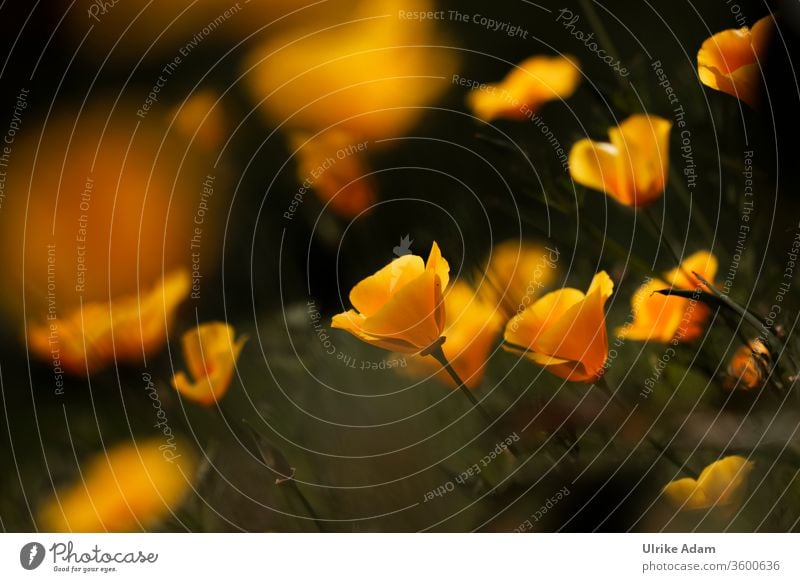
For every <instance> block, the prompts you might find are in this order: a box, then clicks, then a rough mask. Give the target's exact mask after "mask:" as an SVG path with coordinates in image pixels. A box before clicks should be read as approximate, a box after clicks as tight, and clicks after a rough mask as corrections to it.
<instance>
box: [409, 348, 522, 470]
mask: <svg viewBox="0 0 800 582" xmlns="http://www.w3.org/2000/svg"><path fill="white" fill-rule="evenodd" d="M444 342H445V338H444V336H442V337H440V338H439V339H438V340H437V341H435V342H434V343H433V344H431V345H430V346H428V347H427V348H426V349H424V350H423V351H422V352H420V354H421V355H423V356H432V357H433V358H435V359H436V361H438V362H439V363H440V364H441V365H442V368H444V370H445V371H446V372H447V373H448V374H449V376H450V378H452V379H453V382H455V383H456V386H458V390H459V391H460V392H461V393H462V394H464V396H466V397H467V399H468V400H469V401H470V404H472V407H473V408H474V409H476V410H477V411H478V412H479V413H480V415H481V418H483V421H484V422H485V423H486V426H487V427H489V428H491V427H492V426H493V420H492V417H491V415H490V414H489V413H488V412H487V411H486V409H485V408H484V407H483V405H482V404H481V403H480V401H479V400H478V399H477V398H476V397H475V395H474V394H473V393H472V391H471V390H470V389H469V388H467V385H466V384H465V383H464V381H463V380H462V379H461V376H459V375H458V372H456V371H455V369H453V366H451V365H450V361H449V360H448V359H447V356H445V355H444V350H442V344H443V343H444ZM507 450H508V452H509V453H510V454H511V456H512V457H514V458H515V459H516V458H518V457H519V451H518V450H517V448H516V447H515V446H514V444H513V443H511V444H509V445H508V448H507Z"/></svg>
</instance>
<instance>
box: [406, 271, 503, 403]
mask: <svg viewBox="0 0 800 582" xmlns="http://www.w3.org/2000/svg"><path fill="white" fill-rule="evenodd" d="M444 305H445V311H446V313H447V323H446V325H445V328H444V332H443V334H444V336H445V338H446V340H445V342H444V344H443V345H442V351H443V352H444V355H445V357H446V358H447V361H448V362H450V365H451V366H452V367H453V369H455V371H456V373H457V374H458V376H459V377H460V378H461V379H462V380H464V384H465V385H466V386H467V387H468V388H473V389H474V388H476V387H477V386H478V385H479V384H480V383H481V380H482V379H483V374H484V371H485V367H486V360H487V358H488V356H489V353H490V351H491V349H492V344H493V343H494V341H495V339H496V338H497V334H498V333H499V332H500V327H501V318H500V314H499V313H498V312H497V311H496V309H495V308H494V306H492V305H491V304H488V303H486V302H485V301H483V300H482V299H481V298H480V297H479V296H478V295H476V294H475V292H474V291H473V290H472V288H471V287H470V286H469V285H468V284H466V283H464V282H463V281H456V282H455V283H454V284H453V285H452V286H451V288H450V289H449V290H448V291H447V293H446V294H445V297H444ZM405 369H406V370H407V371H408V372H410V373H412V374H416V375H422V374H429V373H434V372H436V373H438V377H439V378H440V379H441V380H442V381H443V382H445V383H447V384H449V385H450V386H452V387H454V388H455V387H456V383H455V382H454V381H453V379H452V378H451V377H450V375H449V374H448V373H447V372H445V371H444V370H443V369H442V366H441V365H440V364H438V363H437V362H435V361H434V360H433V359H432V358H427V357H425V356H416V357H414V358H413V359H412V360H411V361H410V362H409V366H408V368H405Z"/></svg>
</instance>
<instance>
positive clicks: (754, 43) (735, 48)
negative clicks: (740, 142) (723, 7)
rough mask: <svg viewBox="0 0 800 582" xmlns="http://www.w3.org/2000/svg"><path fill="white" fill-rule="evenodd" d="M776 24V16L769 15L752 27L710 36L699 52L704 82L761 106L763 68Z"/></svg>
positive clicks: (699, 67) (700, 68)
mask: <svg viewBox="0 0 800 582" xmlns="http://www.w3.org/2000/svg"><path fill="white" fill-rule="evenodd" d="M774 26H775V22H774V20H773V19H772V16H765V17H764V18H762V19H761V20H759V21H758V22H756V23H755V24H754V25H753V27H752V28H748V27H747V26H744V27H742V28H739V29H733V28H732V29H728V30H723V31H722V32H718V33H717V34H715V35H714V36H712V37H711V38H708V39H706V40H705V41H704V42H703V45H702V46H701V47H700V51H699V52H698V53H697V73H698V75H699V76H700V81H701V82H702V83H703V85H706V86H707V87H711V88H712V89H716V90H717V91H722V92H723V93H727V94H728V95H733V96H734V97H736V98H738V99H741V100H742V101H744V102H745V103H747V104H748V105H749V106H750V107H752V108H754V109H756V108H758V106H759V101H760V100H761V68H762V67H763V66H764V65H763V62H764V58H765V57H766V53H767V49H768V48H769V41H770V37H771V36H772V31H773V29H774Z"/></svg>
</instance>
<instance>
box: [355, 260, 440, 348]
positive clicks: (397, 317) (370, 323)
mask: <svg viewBox="0 0 800 582" xmlns="http://www.w3.org/2000/svg"><path fill="white" fill-rule="evenodd" d="M441 288H442V284H441V281H440V279H439V276H438V275H437V274H435V273H434V271H433V270H426V271H425V272H424V273H423V274H422V275H420V276H419V277H417V278H416V279H414V280H413V281H411V282H410V283H408V284H407V285H405V286H404V287H403V288H401V289H400V290H399V291H398V292H397V293H395V295H394V296H393V297H392V298H391V299H390V300H389V301H388V302H387V303H386V305H384V306H383V307H382V308H381V309H380V310H379V311H378V312H377V313H376V314H374V315H372V316H370V317H367V318H366V319H365V320H364V323H363V328H362V329H363V331H364V333H366V334H367V335H370V336H373V337H377V338H380V339H384V340H400V341H403V342H406V343H408V344H410V345H412V346H415V347H416V348H417V351H419V350H423V349H425V348H427V347H428V346H430V345H431V344H432V343H433V342H435V341H436V340H437V339H439V337H440V336H441V335H442V332H443V331H444V329H443V326H442V325H441V321H442V319H443V312H444V306H443V301H442V291H441Z"/></svg>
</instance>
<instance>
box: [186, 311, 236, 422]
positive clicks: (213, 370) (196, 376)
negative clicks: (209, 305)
mask: <svg viewBox="0 0 800 582" xmlns="http://www.w3.org/2000/svg"><path fill="white" fill-rule="evenodd" d="M235 336H236V332H235V331H234V329H233V327H232V326H230V325H228V324H226V323H221V322H213V323H203V324H201V325H199V326H197V327H196V328H194V329H192V330H189V331H187V332H186V333H185V334H184V335H183V338H182V343H183V357H184V358H185V359H186V365H187V366H188V368H189V374H190V375H191V377H192V380H193V381H191V380H189V378H187V376H186V374H184V373H183V372H178V373H177V374H175V376H174V377H173V379H172V385H173V386H174V387H175V389H176V390H177V391H178V392H180V393H181V394H182V395H183V396H185V397H186V398H189V399H190V400H194V401H195V402H197V403H198V404H202V405H203V406H211V405H212V404H214V403H215V402H217V401H218V400H220V399H222V397H223V396H224V395H225V393H226V392H227V391H228V388H229V387H230V384H231V380H232V379H233V372H234V368H235V367H236V360H237V359H238V358H239V354H240V353H241V351H242V348H243V347H244V344H245V342H246V341H247V337H241V338H239V339H238V340H236V341H234V340H235Z"/></svg>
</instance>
